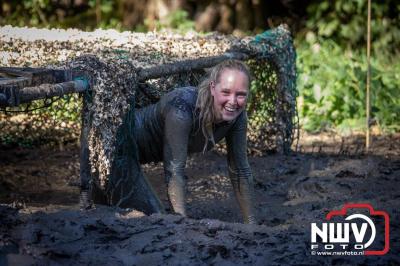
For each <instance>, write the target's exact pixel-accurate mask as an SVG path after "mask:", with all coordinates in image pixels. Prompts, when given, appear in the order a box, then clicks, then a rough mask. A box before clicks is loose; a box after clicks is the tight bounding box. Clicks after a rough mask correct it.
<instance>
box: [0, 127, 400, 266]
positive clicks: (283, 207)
mask: <svg viewBox="0 0 400 266" xmlns="http://www.w3.org/2000/svg"><path fill="white" fill-rule="evenodd" d="M362 141H363V139H362V138H361V137H353V138H347V139H345V141H344V142H343V141H340V139H336V140H335V139H332V138H330V137H328V138H327V137H323V136H316V137H308V138H303V139H302V141H301V143H300V144H301V148H300V151H301V152H299V153H294V154H292V155H290V156H280V155H276V154H275V155H268V156H265V157H251V158H249V161H250V164H251V167H252V170H253V174H254V177H255V178H256V182H255V186H256V201H257V202H256V208H257V210H258V219H259V225H244V224H240V221H241V217H240V213H239V209H238V206H237V204H236V202H235V199H234V196H233V191H232V188H231V185H230V181H229V179H228V177H227V172H226V162H225V157H224V156H220V155H218V154H216V153H212V152H211V153H209V154H207V155H206V156H200V155H199V156H197V155H196V156H194V157H191V158H190V160H189V161H188V165H187V175H188V177H189V179H188V181H187V182H188V185H187V187H188V199H187V202H188V215H189V217H190V218H182V217H180V216H177V215H172V214H168V215H152V216H145V215H143V214H142V213H140V212H137V211H134V210H120V209H119V210H116V209H114V208H111V207H100V206H98V207H97V208H96V209H93V210H88V211H79V210H78V192H79V191H78V187H77V185H78V182H79V180H78V174H79V165H78V155H77V154H78V147H76V146H74V145H69V146H67V147H66V148H65V149H64V150H63V151H60V150H59V149H52V148H36V149H22V148H13V147H5V146H2V147H1V153H0V154H1V155H0V169H1V170H0V184H1V186H0V202H1V203H4V204H3V205H1V206H0V236H1V237H0V265H3V264H5V265H7V264H9V265H31V264H37V265H47V264H51V265H53V264H58V265H70V264H74V265H76V264H84V265H86V264H112V265H164V264H171V265H189V264H190V265H205V264H214V265H238V264H250V265H293V264H296V265H299V264H300V265H321V264H326V265H331V264H334V265H348V264H362V265H382V264H385V265H387V264H389V265H399V264H400V256H399V255H398V254H399V251H400V243H399V239H400V228H399V223H398V221H399V218H400V217H399V209H400V208H399V207H400V189H399V187H400V178H399V176H400V152H399V151H400V135H399V134H397V135H392V136H389V137H388V136H387V137H375V138H374V140H373V145H374V146H373V147H372V150H371V153H370V154H369V155H365V154H363V152H362ZM338 153H340V154H338ZM144 170H145V173H146V175H147V176H148V177H149V179H150V181H151V183H152V184H153V186H154V187H155V189H156V191H157V192H158V194H159V195H160V197H161V198H162V200H163V201H164V203H165V204H166V205H167V201H166V195H167V194H166V187H165V185H164V179H163V174H162V165H146V166H144ZM349 202H351V203H370V204H372V205H373V206H374V207H375V208H376V209H379V210H384V211H386V212H387V213H388V214H389V216H390V251H389V253H387V254H386V255H384V256H312V255H311V254H310V252H311V249H310V224H311V223H312V222H316V223H321V222H323V221H325V215H326V214H327V213H328V212H329V211H331V210H339V209H341V208H342V206H343V204H345V203H349ZM378 240H379V237H378Z"/></svg>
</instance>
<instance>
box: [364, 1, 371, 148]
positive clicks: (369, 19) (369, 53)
mask: <svg viewBox="0 0 400 266" xmlns="http://www.w3.org/2000/svg"><path fill="white" fill-rule="evenodd" d="M367 24H368V26H367V97H366V114H367V117H366V126H367V134H366V139H365V148H366V150H367V152H368V150H369V147H370V144H371V136H370V111H371V103H370V82H371V62H370V59H371V58H370V57H371V0H368V22H367Z"/></svg>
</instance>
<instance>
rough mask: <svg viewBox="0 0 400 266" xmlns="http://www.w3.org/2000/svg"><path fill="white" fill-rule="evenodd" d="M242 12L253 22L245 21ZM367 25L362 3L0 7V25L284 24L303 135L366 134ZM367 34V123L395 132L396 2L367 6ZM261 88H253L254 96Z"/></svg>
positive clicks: (84, 2) (243, 29)
mask: <svg viewBox="0 0 400 266" xmlns="http://www.w3.org/2000/svg"><path fill="white" fill-rule="evenodd" d="M249 11H251V12H252V13H251V14H254V15H251V16H249V15H246V12H249ZM249 14H250V13H249ZM366 19H367V1H366V0H350V1H349V0H335V1H328V0H324V1H315V0H313V1H303V0H297V1H295V0H291V1H283V0H273V1H250V0H248V1H245V0H236V1H211V0H209V1H191V0H186V1H184V0H180V1H155V0H149V1H142V0H119V1H112V0H79V1H78V0H73V1H63V0H22V1H7V2H3V3H2V4H1V10H0V24H2V25H5V24H12V25H16V26H25V25H27V26H37V27H61V28H69V27H74V28H75V27H76V28H80V29H84V30H92V29H95V28H98V27H102V28H115V29H118V30H136V31H148V30H154V29H157V30H160V29H163V28H173V29H176V30H178V31H179V32H181V33H183V32H186V31H188V30H193V29H195V30H197V31H213V30H219V31H222V32H225V33H234V34H240V35H243V34H255V33H258V32H260V31H264V30H266V29H268V28H271V27H274V26H277V25H278V24H279V23H282V22H283V23H287V24H288V25H289V27H290V28H291V30H292V32H293V35H294V39H295V45H296V48H297V55H298V58H297V68H298V73H299V75H298V89H299V98H298V107H299V115H300V122H301V125H302V127H303V128H304V129H306V130H309V131H319V130H323V129H327V128H333V129H338V130H358V129H365V122H364V120H365V118H364V117H365V88H366V84H365V83H366V72H367V64H366V55H365V54H366V36H367V35H366V32H367V20H366ZM371 29H372V60H371V64H372V69H371V70H372V72H371V73H372V79H371V82H372V83H371V91H372V99H371V100H372V118H373V124H375V125H377V126H379V129H381V130H383V131H395V130H397V131H398V130H399V129H400V115H399V114H400V63H399V60H398V59H399V47H400V2H399V1H396V0H382V1H375V0H373V1H372V25H371ZM261 87H262V86H257V84H256V83H254V84H253V86H252V92H253V95H257V90H258V89H259V88H261ZM69 104H71V105H73V106H75V104H76V103H75V102H73V101H72V102H70V103H69ZM59 109H60V108H58V107H57V108H55V109H54V110H51V111H50V113H51V115H54V118H55V119H62V120H63V121H78V120H79V117H78V116H77V115H76V114H72V113H68V112H67V113H65V112H63V111H59ZM261 109H262V108H261ZM57 110H58V111H57ZM70 110H77V108H75V107H74V108H71V109H70ZM60 112H61V113H60Z"/></svg>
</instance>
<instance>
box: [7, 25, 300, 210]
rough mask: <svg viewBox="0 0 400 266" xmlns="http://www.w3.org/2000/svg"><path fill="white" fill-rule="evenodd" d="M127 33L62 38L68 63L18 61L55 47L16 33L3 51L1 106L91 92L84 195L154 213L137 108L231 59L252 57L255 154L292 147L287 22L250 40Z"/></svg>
mask: <svg viewBox="0 0 400 266" xmlns="http://www.w3.org/2000/svg"><path fill="white" fill-rule="evenodd" d="M13 30H14V31H18V30H17V29H12V28H11V29H10V28H3V29H0V36H1V34H3V35H7V34H8V35H10V34H11V33H10V32H12V31H13ZM114 34H116V33H114ZM8 35H7V36H8ZM117 35H118V34H117ZM7 36H6V37H7ZM120 36H123V41H121V40H120V39H112V38H111V41H110V39H109V41H108V42H107V41H104V40H103V39H102V38H100V40H102V41H103V45H102V46H98V45H97V42H98V41H99V38H97V37H96V38H97V39H96V38H94V39H93V37H92V36H89V38H88V39H87V40H86V42H84V44H83V45H82V46H79V49H77V48H76V47H75V46H76V42H75V43H74V42H73V41H70V40H69V39H68V40H57V37H54V39H55V40H54V43H53V44H50V46H51V45H53V50H57V49H61V50H62V49H64V50H67V51H68V52H67V53H65V54H64V55H63V56H58V59H60V58H62V59H67V58H68V60H60V61H56V62H54V59H53V60H48V59H46V56H43V57H44V60H42V61H41V62H40V65H41V66H42V67H41V68H39V67H36V66H35V67H33V68H32V67H16V66H15V65H18V60H21V59H20V58H19V57H18V56H21V57H23V56H24V53H25V51H22V50H18V49H19V48H18V47H19V44H20V45H23V44H24V43H27V42H28V43H29V46H30V49H31V50H33V51H34V50H35V49H38V50H39V49H43V46H46V45H47V43H48V42H46V40H43V39H34V40H33V41H32V40H26V39H24V38H23V37H20V38H19V39H18V37H17V38H15V39H13V38H9V36H8V38H2V40H1V41H0V44H2V45H3V46H2V47H3V51H1V50H0V53H1V52H3V53H6V55H7V56H8V58H7V62H6V65H7V64H8V65H10V66H8V67H2V68H0V107H1V108H3V109H4V108H5V110H6V108H8V107H10V106H19V105H21V104H24V103H29V102H31V101H35V100H38V99H49V98H52V97H55V96H62V95H66V94H71V93H80V94H81V95H82V96H83V97H82V98H83V106H82V124H81V142H80V143H81V154H80V156H81V158H80V164H81V170H80V175H81V188H82V191H83V192H84V193H83V194H82V196H83V197H86V198H87V197H88V196H87V191H88V190H90V191H92V193H91V195H90V197H91V198H92V199H94V201H96V202H103V203H107V204H113V205H117V206H130V207H135V208H138V209H139V210H144V211H145V212H146V210H149V208H148V206H150V205H152V204H154V202H151V201H154V200H155V199H151V197H148V196H147V192H146V191H149V190H150V189H151V188H150V187H149V186H148V184H147V183H146V182H147V181H146V179H145V178H141V176H142V175H143V174H142V172H141V168H140V165H138V161H139V160H138V158H137V153H136V144H135V140H134V138H133V136H134V125H133V124H132V121H133V120H134V119H132V118H133V116H134V110H135V108H140V107H144V106H146V105H148V104H151V103H154V102H156V101H158V100H159V99H160V97H161V96H162V95H163V94H164V93H166V92H167V91H169V90H171V89H174V88H176V87H181V86H188V85H192V86H193V85H194V86H195V85H197V84H198V83H199V81H200V79H201V77H202V76H203V75H204V74H205V72H206V70H207V68H210V67H212V66H214V65H216V64H218V63H219V62H222V61H223V60H226V59H238V60H243V61H246V63H247V64H248V65H249V66H250V68H251V70H253V73H254V76H255V80H254V82H253V84H252V99H254V100H250V102H249V106H248V108H249V114H250V116H249V118H250V120H249V136H248V137H249V145H248V146H249V151H250V152H255V153H259V154H262V153H264V152H267V151H276V152H280V153H287V152H289V151H290V147H291V145H292V143H293V141H294V140H295V139H296V129H297V127H298V122H297V115H296V96H297V91H296V69H295V50H294V47H293V43H292V39H291V36H290V33H289V31H288V30H287V29H286V28H285V27H284V26H279V27H278V28H275V29H272V30H269V31H266V32H264V33H263V34H260V35H257V36H255V37H246V38H243V39H239V38H235V37H232V36H222V35H218V34H214V35H209V36H200V35H193V36H178V35H174V34H164V35H162V34H160V35H157V34H155V33H154V34H147V35H143V34H142V35H140V34H136V35H135V34H128V33H122V34H120ZM84 39H85V38H83V40H84ZM77 42H78V43H79V42H82V40H80V41H77ZM118 42H119V43H118ZM69 51H72V52H69ZM68 53H69V54H68ZM15 54H18V56H15ZM86 54H89V55H86ZM13 55H14V57H13ZM26 58H28V59H29V56H26ZM20 63H21V61H20ZM94 187H95V189H93V188H94ZM128 188H129V189H128ZM132 202H135V203H134V204H133V206H131V203H132ZM147 212H150V211H147Z"/></svg>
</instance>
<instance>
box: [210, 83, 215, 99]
mask: <svg viewBox="0 0 400 266" xmlns="http://www.w3.org/2000/svg"><path fill="white" fill-rule="evenodd" d="M210 92H211V95H212V96H214V94H215V82H214V81H211V82H210Z"/></svg>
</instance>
